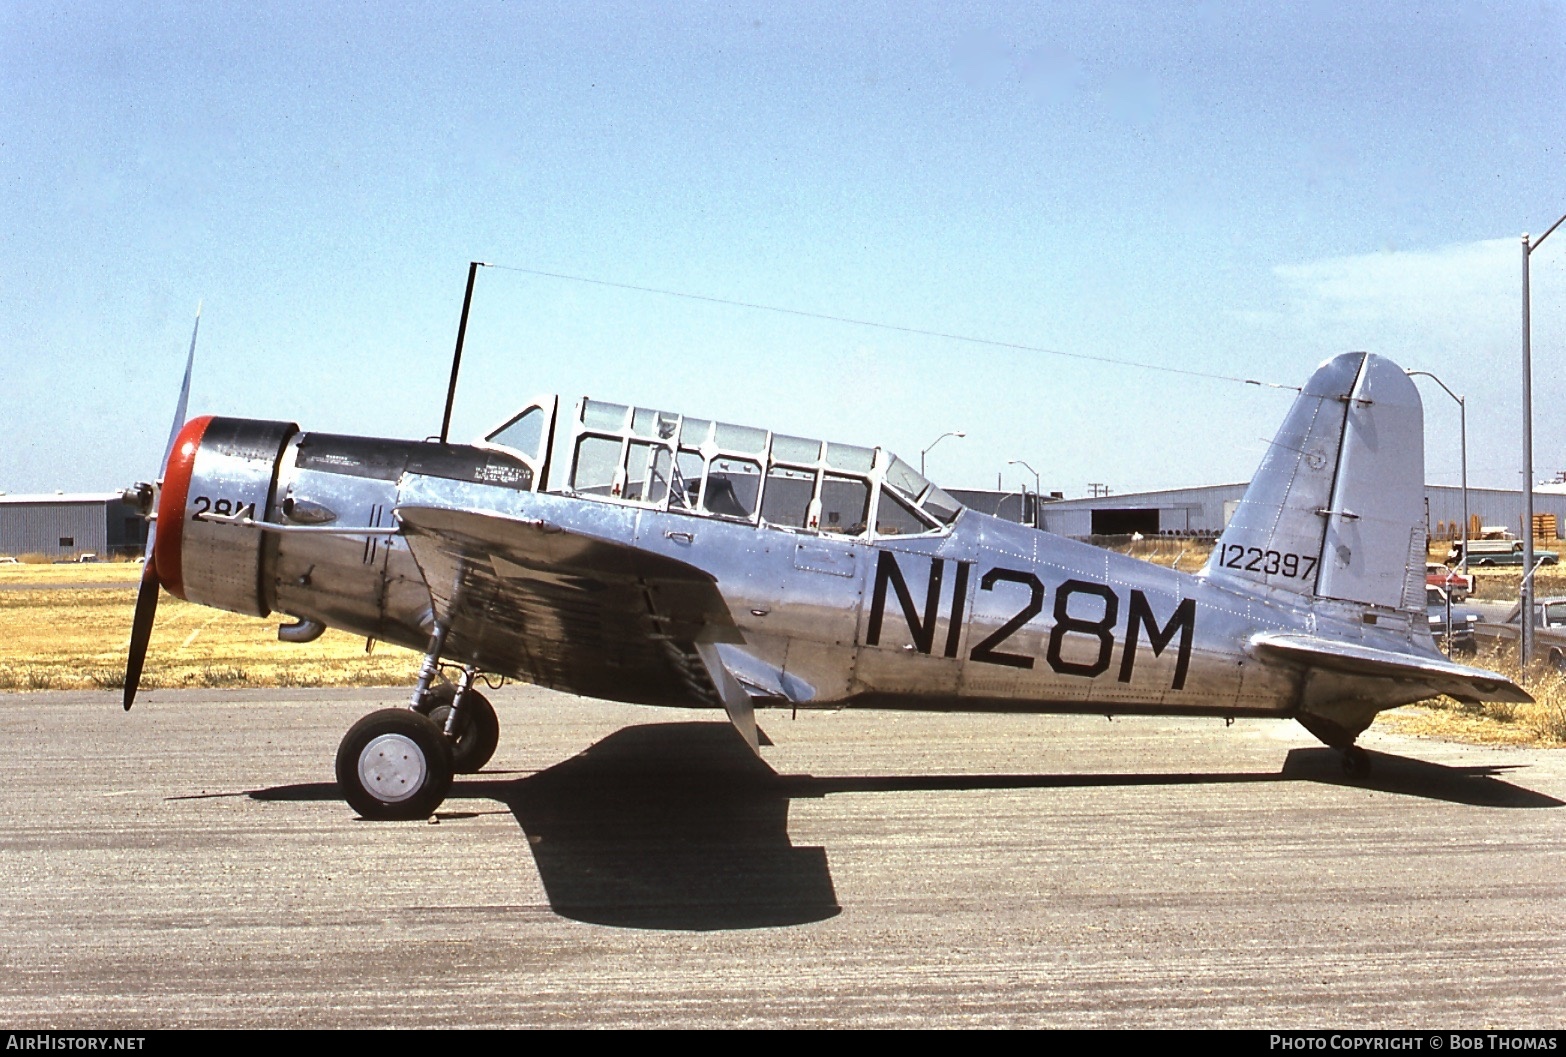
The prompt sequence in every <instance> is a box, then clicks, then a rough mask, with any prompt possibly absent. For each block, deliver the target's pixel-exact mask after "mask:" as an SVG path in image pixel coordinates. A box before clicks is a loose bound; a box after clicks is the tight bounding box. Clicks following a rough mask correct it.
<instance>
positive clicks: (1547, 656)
mask: <svg viewBox="0 0 1566 1057" xmlns="http://www.w3.org/2000/svg"><path fill="white" fill-rule="evenodd" d="M1521 613H1522V603H1521V602H1518V603H1516V604H1514V605H1513V606H1512V608H1511V612H1509V613H1507V614H1506V616H1505V617H1504V618H1503V619H1502V620H1501V621H1500V622H1499V623H1496V622H1493V621H1482V622H1481V623H1480V624H1479V625H1477V627H1476V628H1475V632H1476V634H1477V635H1478V637H1479V639H1480V640H1481V641H1486V642H1503V643H1511V642H1516V641H1517V640H1518V638H1519V637H1520V636H1521V634H1522V621H1521V619H1520V616H1521ZM1533 627H1534V632H1533V641H1534V651H1535V652H1534V657H1535V658H1543V659H1544V660H1546V661H1547V662H1548V663H1549V665H1550V667H1552V668H1554V669H1555V670H1556V671H1561V672H1566V596H1559V595H1557V596H1554V597H1551V598H1536V599H1534V602H1533Z"/></svg>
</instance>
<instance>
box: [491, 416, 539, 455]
mask: <svg viewBox="0 0 1566 1057" xmlns="http://www.w3.org/2000/svg"><path fill="white" fill-rule="evenodd" d="M548 424H549V414H548V413H547V412H546V411H545V410H544V409H543V408H541V407H530V408H528V409H527V410H526V411H524V412H522V413H521V414H520V415H518V416H517V417H516V418H514V419H512V420H511V421H510V422H507V423H506V424H505V425H504V426H501V427H500V428H499V429H497V430H496V431H495V432H493V433H491V434H490V435H489V436H487V437H485V438H484V439H485V440H487V441H489V442H490V443H491V444H499V445H503V446H505V447H507V448H510V449H512V450H513V451H519V452H521V453H522V454H523V455H526V456H527V457H528V458H530V459H533V458H537V457H538V456H539V455H540V454H541V453H540V452H539V448H540V447H542V446H543V441H544V427H545V426H547V425H548Z"/></svg>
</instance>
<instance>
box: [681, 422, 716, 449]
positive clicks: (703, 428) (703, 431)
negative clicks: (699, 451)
mask: <svg viewBox="0 0 1566 1057" xmlns="http://www.w3.org/2000/svg"><path fill="white" fill-rule="evenodd" d="M711 437H712V422H711V420H710V419H705V418H687V419H685V420H684V421H682V422H681V423H680V443H681V444H682V445H684V446H685V447H687V448H699V447H701V446H702V445H703V444H705V443H706V442H707V441H708V440H709V439H710V438H711Z"/></svg>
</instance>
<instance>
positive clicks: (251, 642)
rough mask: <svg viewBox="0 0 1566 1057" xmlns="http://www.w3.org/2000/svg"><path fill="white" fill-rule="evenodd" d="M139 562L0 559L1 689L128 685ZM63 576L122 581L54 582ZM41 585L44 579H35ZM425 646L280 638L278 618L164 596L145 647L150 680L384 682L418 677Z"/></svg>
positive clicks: (328, 637) (331, 635)
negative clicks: (420, 649) (371, 647)
mask: <svg viewBox="0 0 1566 1057" xmlns="http://www.w3.org/2000/svg"><path fill="white" fill-rule="evenodd" d="M140 577H141V567H140V566H139V565H119V564H116V565H109V564H104V565H75V566H71V565H54V566H36V565H8V566H0V644H3V646H0V690H46V689H91V688H95V687H96V688H106V689H114V688H119V687H121V686H123V685H124V673H125V653H126V649H127V647H128V646H129V644H130V626H131V616H132V614H133V611H134V609H135V602H136V583H137V581H138V580H139V579H140ZM59 583H89V584H97V583H116V584H123V586H115V587H106V588H99V587H79V588H70V589H61V588H51V587H48V586H45V585H47V584H59ZM34 585H37V586H34ZM418 664H419V657H418V654H416V653H414V652H412V651H410V650H406V649H402V648H400V647H396V646H388V645H385V644H377V645H376V647H375V652H374V653H370V654H366V653H365V643H364V640H363V639H362V638H357V637H355V636H352V635H348V634H345V633H343V632H338V631H328V632H327V633H326V634H325V635H322V636H321V637H320V638H319V639H317V640H316V641H315V642H312V643H307V644H304V645H294V644H290V643H284V642H278V641H277V621H276V620H275V619H272V620H262V619H258V618H254V617H244V616H239V615H237V614H233V613H224V612H222V611H220V610H216V609H208V608H206V607H205V606H197V605H192V604H190V603H188V602H182V601H180V600H179V599H177V598H173V597H171V596H169V595H167V594H165V595H164V596H163V598H162V600H161V601H160V602H159V605H158V619H157V623H156V625H155V626H154V628H153V633H152V642H151V644H150V645H149V646H148V649H147V665H146V670H145V673H144V674H143V676H142V683H141V685H142V686H143V687H146V688H148V689H153V688H157V687H180V686H385V685H401V684H411V683H412V682H413V680H414V678H415V676H416V675H417V673H418Z"/></svg>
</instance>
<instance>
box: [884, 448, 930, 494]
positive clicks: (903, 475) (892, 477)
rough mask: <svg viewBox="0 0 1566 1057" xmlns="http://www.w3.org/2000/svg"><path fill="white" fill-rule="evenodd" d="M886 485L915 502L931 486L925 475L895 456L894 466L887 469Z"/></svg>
mask: <svg viewBox="0 0 1566 1057" xmlns="http://www.w3.org/2000/svg"><path fill="white" fill-rule="evenodd" d="M886 483H887V484H889V485H891V486H892V487H893V488H895V489H897V490H898V491H899V492H901V493H902V494H903V495H905V496H907V497H908V498H909V499H912V500H915V501H917V500H918V499H919V497H920V496H921V495H923V494H924V490H925V489H926V488H928V487H929V485H930V482H929V481H927V480H926V479H925V477H924V475H923V474H921V473H919V472H918V471H916V470H915V469H914V468H913V467H912V466H909V465H908V464H907V463H906V462H904V461H903V460H901V459H899V458H896V457H895V456H894V457H893V459H892V465H891V466H889V467H887V470H886Z"/></svg>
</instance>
